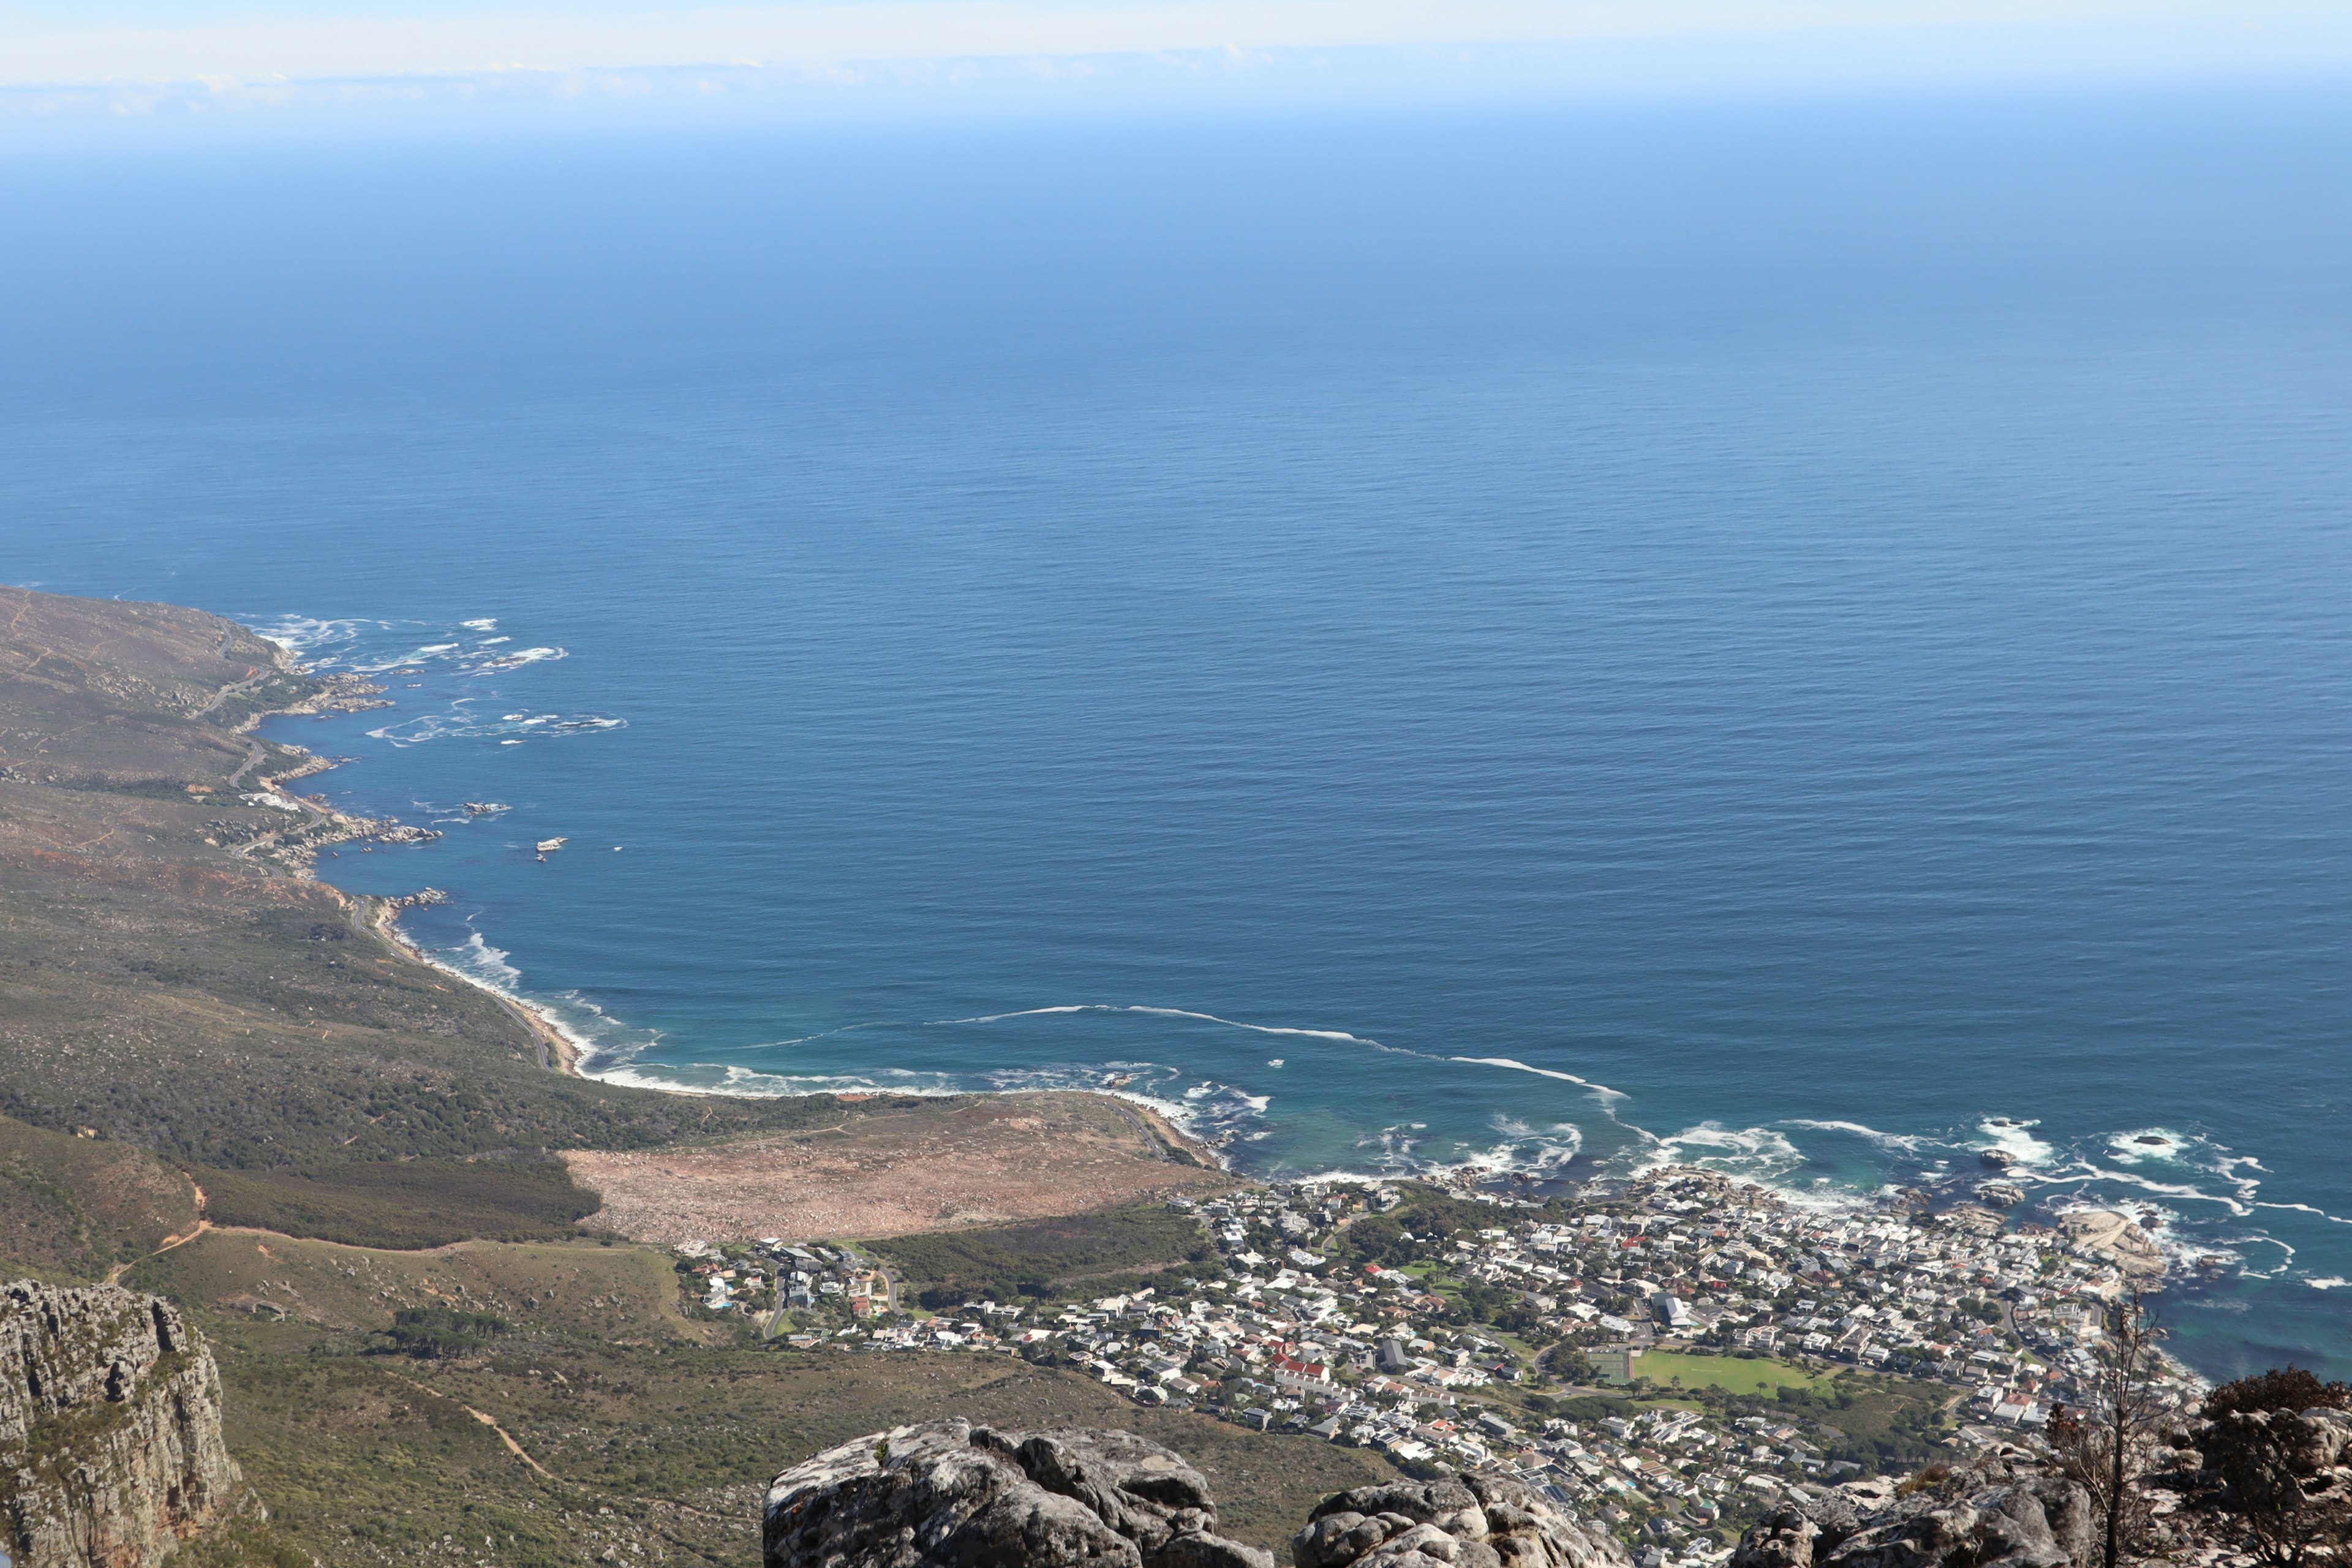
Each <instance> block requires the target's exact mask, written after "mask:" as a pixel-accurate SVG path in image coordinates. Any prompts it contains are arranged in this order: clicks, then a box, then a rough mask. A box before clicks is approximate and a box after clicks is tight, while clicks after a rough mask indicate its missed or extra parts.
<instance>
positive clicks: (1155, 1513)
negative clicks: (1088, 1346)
mask: <svg viewBox="0 0 2352 1568" xmlns="http://www.w3.org/2000/svg"><path fill="white" fill-rule="evenodd" d="M761 1547H762V1554H763V1558H764V1561H765V1563H766V1564H767V1568H1273V1565H1274V1559H1273V1558H1272V1557H1270V1556H1268V1555H1267V1554H1266V1553H1265V1552H1260V1551H1258V1550H1257V1549H1256V1548H1255V1547H1252V1546H1244V1545H1243V1544H1242V1543H1241V1542H1238V1541H1231V1540H1228V1539H1226V1538H1225V1537H1223V1536H1222V1535H1219V1534H1218V1533H1217V1508H1216V1504H1215V1503H1213V1501H1211V1500H1210V1498H1209V1488H1208V1483H1207V1482H1206V1481H1204V1480H1202V1478H1201V1474H1200V1472H1199V1471H1197V1470H1195V1469H1193V1468H1192V1466H1190V1465H1188V1464H1186V1463H1185V1462H1184V1459H1183V1458H1182V1457H1181V1455H1178V1454H1176V1453H1173V1452H1171V1450H1169V1449H1166V1448H1163V1447H1160V1445H1159V1444H1157V1443H1151V1442H1147V1441H1145V1440H1144V1439H1143V1438H1141V1437H1138V1436H1132V1435H1131V1434H1129V1433H1126V1432H1095V1431H1087V1430H1082V1429H1079V1428H1075V1427H1066V1428H1062V1429H1058V1430H1055V1431H1048V1432H996V1431H992V1430H991V1429H989V1428H988V1427H985V1426H973V1425H972V1424H971V1422H969V1421H929V1422H925V1423H923V1424H922V1425H920V1426H898V1427H893V1428H892V1429H891V1430H889V1431H887V1432H877V1433H875V1434H873V1435H872V1436H866V1437H860V1438H858V1439H857V1440H856V1442H853V1443H845V1444H843V1445H842V1446H841V1447H838V1448H834V1449H830V1450H828V1451H826V1452H824V1453H822V1454H819V1455H818V1456H817V1457H816V1458H814V1459H811V1460H809V1461H808V1462H807V1463H805V1464H802V1465H795V1466H793V1468H791V1469H789V1470H786V1471H785V1472H784V1473H783V1474H782V1475H780V1476H778V1477H777V1478H776V1479H775V1483H774V1484H773V1485H772V1486H771V1487H770V1488H769V1489H768V1500H767V1506H766V1508H765V1510H763V1515H762V1526H761Z"/></svg>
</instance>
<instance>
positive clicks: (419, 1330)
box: [389, 1307, 514, 1360]
mask: <svg viewBox="0 0 2352 1568" xmlns="http://www.w3.org/2000/svg"><path fill="white" fill-rule="evenodd" d="M513 1326H514V1325H513V1324H511V1323H509V1322H508V1321H506V1320H505V1319H504V1318H501V1317H499V1315H498V1314H497V1313H495V1312H461V1311H459V1310H457V1309H456V1308H455V1307H403V1308H401V1309H400V1310H398V1311H396V1312H394V1313H393V1315H392V1328H391V1330H390V1331H389V1338H390V1339H391V1341H392V1345H393V1348H394V1350H397V1351H401V1352H404V1353H406V1354H409V1355H413V1356H416V1357H418V1358H420V1359H423V1360H444V1359H447V1358H449V1357H453V1356H461V1355H465V1354H467V1353H468V1352H473V1351H478V1350H482V1349H485V1348H486V1347H487V1346H488V1342H489V1341H490V1340H491V1339H493V1338H494V1337H496V1336H497V1335H499V1334H502V1333H505V1332H506V1331H508V1330H509V1329H510V1328H512V1327H513Z"/></svg>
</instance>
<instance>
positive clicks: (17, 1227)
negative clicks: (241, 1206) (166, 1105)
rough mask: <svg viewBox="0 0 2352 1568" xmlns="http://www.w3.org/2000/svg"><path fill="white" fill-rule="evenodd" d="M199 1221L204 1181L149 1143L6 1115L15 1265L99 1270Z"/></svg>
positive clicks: (6, 1224)
mask: <svg viewBox="0 0 2352 1568" xmlns="http://www.w3.org/2000/svg"><path fill="white" fill-rule="evenodd" d="M195 1223H196V1191H195V1188H194V1187H193V1186H191V1185H190V1184H189V1183H188V1179H187V1178H186V1177H185V1176H184V1175H182V1174H180V1173H178V1172H177V1171H174V1170H173V1169H172V1168H171V1167H170V1166H169V1165H166V1164H165V1163H163V1161H161V1160H159V1159H157V1158H156V1157H155V1156H154V1155H152V1154H150V1153H148V1152H146V1151H145V1150H143V1149H131V1148H127V1147H125V1146H124V1145H122V1144H120V1143H110V1142H104V1141H102V1140H100V1139H94V1138H76V1137H73V1136H72V1135H70V1134H68V1133H63V1132H51V1131H45V1130H43V1129H41V1128H37V1127H27V1126H26V1125H25V1124H24V1123H23V1122H21V1121H11V1120H10V1119H8V1118H7V1117H5V1116H0V1258H7V1259H9V1260H10V1264H11V1266H12V1267H13V1268H16V1269H18V1270H20V1271H23V1272H27V1273H32V1274H36V1275H39V1276H42V1277H44V1278H51V1279H90V1278H93V1277H96V1276H99V1275H101V1274H103V1273H104V1272H105V1271H106V1270H107V1269H108V1268H110V1267H111V1266H112V1265H114V1264H116V1263H121V1262H127V1261H129V1260H130V1259H131V1258H141V1257H144V1256H145V1255H146V1254H148V1253H150V1252H152V1251H153V1250H154V1249H155V1248H156V1247H159V1246H161V1245H162V1244H163V1238H164V1237H167V1236H179V1235H184V1234H185V1233H186V1232H188V1231H190V1230H192V1229H194V1227H195Z"/></svg>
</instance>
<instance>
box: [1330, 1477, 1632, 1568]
mask: <svg viewBox="0 0 2352 1568" xmlns="http://www.w3.org/2000/svg"><path fill="white" fill-rule="evenodd" d="M1290 1556H1291V1561H1292V1562H1293V1563H1295V1564H1296V1565H1297V1568H1625V1565H1627V1564H1629V1563H1630V1562H1631V1559H1629V1558H1628V1557H1627V1556H1626V1554H1625V1548H1624V1547H1623V1546H1622V1545H1621V1544H1619V1543H1618V1542H1617V1541H1616V1540H1615V1538H1614V1537H1612V1536H1608V1535H1603V1534H1601V1533H1599V1532H1597V1531H1588V1530H1586V1529H1584V1528H1583V1527H1582V1526H1580V1525H1579V1524H1578V1523H1577V1522H1576V1521H1573V1520H1571V1519H1570V1518H1569V1516H1568V1515H1567V1514H1565V1513H1563V1512H1561V1511H1560V1510H1559V1509H1558V1508H1556V1507H1554V1506H1553V1505H1552V1503H1551V1501H1550V1500H1549V1499H1547V1498H1546V1497H1544V1495H1543V1494H1542V1493H1540V1492H1538V1491H1536V1490H1535V1489H1532V1488H1530V1487H1528V1486H1525V1485H1522V1484H1521V1483H1520V1482H1517V1481H1514V1480H1509V1479H1505V1478H1503V1477H1500V1476H1490V1475H1486V1474H1484V1473H1482V1472H1478V1471H1473V1472H1471V1473H1469V1474H1467V1475H1463V1476H1456V1477H1449V1478H1447V1479H1444V1480H1436V1481H1395V1482H1391V1483H1390V1484H1388V1485H1385V1486H1373V1487H1358V1488H1356V1489H1353V1490H1351V1491H1344V1492H1337V1493H1334V1494H1333V1495H1332V1496H1330V1497H1328V1498H1325V1499H1324V1500H1322V1501H1321V1502H1320V1503H1318V1504H1317V1505H1316V1508H1315V1511H1314V1512H1313V1513H1311V1514H1309V1515H1307V1528H1306V1529H1304V1530H1302V1531H1299V1532H1298V1534H1297V1536H1296V1537H1295V1538H1294V1539H1293V1540H1292V1541H1291V1543H1290Z"/></svg>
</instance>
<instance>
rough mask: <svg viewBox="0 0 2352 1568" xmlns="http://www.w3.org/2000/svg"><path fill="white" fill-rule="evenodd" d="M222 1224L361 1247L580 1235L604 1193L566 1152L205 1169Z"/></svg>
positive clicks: (201, 1178)
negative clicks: (576, 1231) (570, 1165)
mask: <svg viewBox="0 0 2352 1568" xmlns="http://www.w3.org/2000/svg"><path fill="white" fill-rule="evenodd" d="M196 1179H197V1181H198V1183H199V1184H201V1185H202V1186H203V1187H204V1189H205V1197H206V1198H207V1199H208V1200H209V1203H208V1209H209V1212H210V1214H211V1216H212V1218H213V1220H214V1222H215V1224H219V1225H241V1226H252V1227H254V1228H255V1229H257V1230H275V1231H279V1232H282V1233H284V1234H285V1235H288V1236H307V1237H320V1238H322V1239H325V1240H328V1241H341V1242H347V1243H349V1244H351V1245H352V1246H355V1247H403V1248H410V1247H442V1246H446V1245H447V1244H448V1243H450V1242H453V1241H463V1240H465V1239H467V1237H483V1238H486V1239H489V1240H496V1241H530V1240H536V1239H539V1238H541V1237H560V1236H569V1235H572V1234H573V1230H572V1222H573V1221H575V1220H577V1219H579V1218H581V1217H582V1216H583V1215H591V1214H593V1213H595V1212H596V1206H597V1198H596V1194H593V1193H592V1192H590V1191H589V1190H588V1189H587V1188H585V1187H583V1186H580V1185H578V1184H575V1183H574V1182H573V1181H572V1173H570V1172H569V1171H567V1170H566V1169H565V1168H564V1166H563V1163H562V1161H560V1160H549V1159H539V1160H530V1159H509V1160H499V1159H491V1160H407V1161H397V1162H380V1163H367V1164H348V1165H318V1166H309V1167H304V1168H301V1169H295V1170H278V1171H255V1172H241V1171H216V1170H199V1171H198V1172H197V1173H196Z"/></svg>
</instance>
